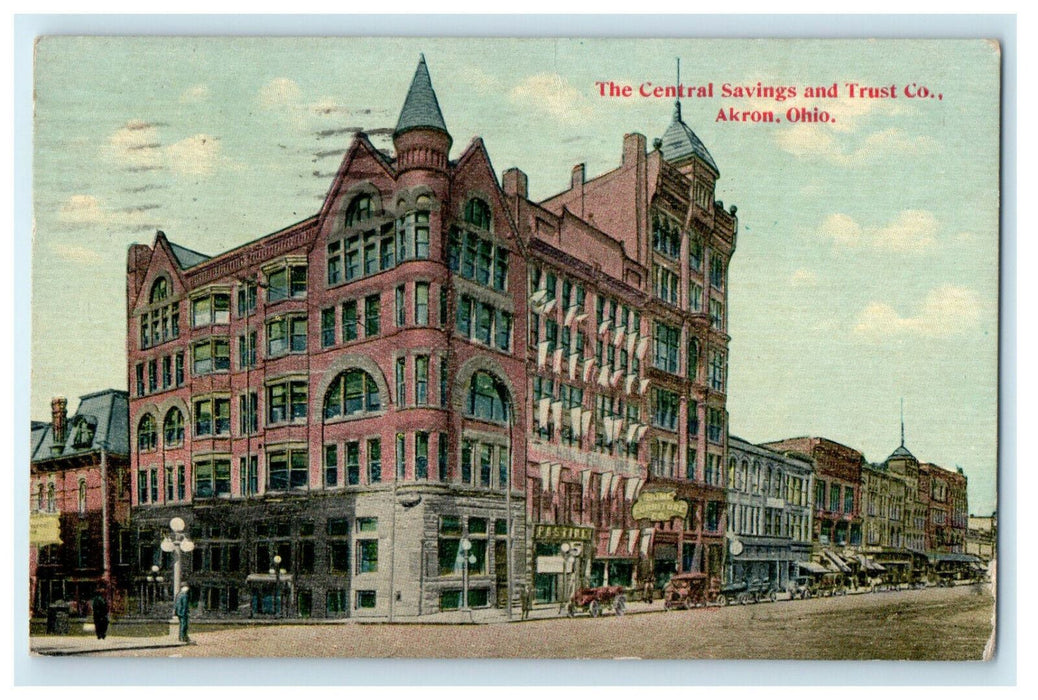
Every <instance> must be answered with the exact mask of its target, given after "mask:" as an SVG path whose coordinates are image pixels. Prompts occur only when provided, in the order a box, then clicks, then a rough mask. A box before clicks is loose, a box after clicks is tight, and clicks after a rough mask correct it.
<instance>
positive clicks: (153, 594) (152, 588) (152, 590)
mask: <svg viewBox="0 0 1038 700" xmlns="http://www.w3.org/2000/svg"><path fill="white" fill-rule="evenodd" d="M147 580H148V591H147V593H146V597H147V598H150V599H151V600H150V601H149V602H148V607H151V606H152V605H154V604H155V601H156V600H157V599H158V586H156V585H155V584H161V583H162V581H163V579H162V575H161V574H160V573H159V565H158V564H152V565H151V572H150V573H149V574H148V576H147Z"/></svg>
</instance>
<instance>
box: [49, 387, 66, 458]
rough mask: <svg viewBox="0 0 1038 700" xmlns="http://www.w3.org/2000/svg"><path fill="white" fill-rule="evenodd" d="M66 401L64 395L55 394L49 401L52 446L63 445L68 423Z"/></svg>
mask: <svg viewBox="0 0 1038 700" xmlns="http://www.w3.org/2000/svg"><path fill="white" fill-rule="evenodd" d="M67 408H68V401H66V400H65V397H64V396H56V397H54V398H53V399H51V401H50V419H51V432H52V441H53V444H54V446H59V445H61V446H64V444H65V437H66V435H65V433H66V432H67V425H68V410H67Z"/></svg>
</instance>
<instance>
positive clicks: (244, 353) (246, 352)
mask: <svg viewBox="0 0 1038 700" xmlns="http://www.w3.org/2000/svg"><path fill="white" fill-rule="evenodd" d="M255 366H256V331H252V332H250V333H246V334H244V335H239V336H238V369H245V368H247V367H255Z"/></svg>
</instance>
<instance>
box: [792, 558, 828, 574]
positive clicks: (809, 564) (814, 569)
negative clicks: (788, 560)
mask: <svg viewBox="0 0 1038 700" xmlns="http://www.w3.org/2000/svg"><path fill="white" fill-rule="evenodd" d="M799 564H800V569H801V570H802V571H807V572H808V573H812V574H828V573H829V569H827V568H825V567H824V566H822V565H821V564H816V563H815V562H813V561H802V562H799Z"/></svg>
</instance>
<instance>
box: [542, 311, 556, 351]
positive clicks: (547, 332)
mask: <svg viewBox="0 0 1038 700" xmlns="http://www.w3.org/2000/svg"><path fill="white" fill-rule="evenodd" d="M544 340H545V341H546V342H547V343H548V352H555V348H556V347H557V345H558V342H559V324H558V323H556V322H555V321H553V320H551V319H550V318H547V319H545V320H544Z"/></svg>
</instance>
